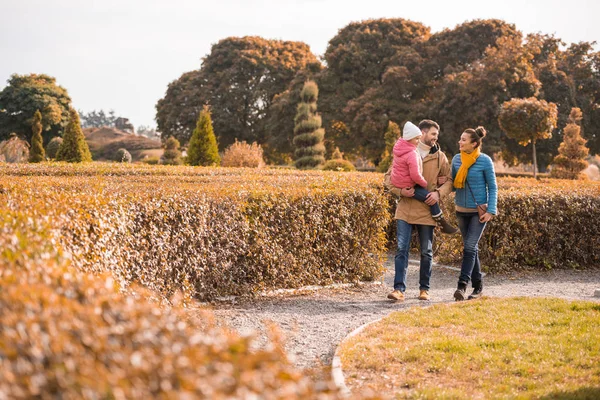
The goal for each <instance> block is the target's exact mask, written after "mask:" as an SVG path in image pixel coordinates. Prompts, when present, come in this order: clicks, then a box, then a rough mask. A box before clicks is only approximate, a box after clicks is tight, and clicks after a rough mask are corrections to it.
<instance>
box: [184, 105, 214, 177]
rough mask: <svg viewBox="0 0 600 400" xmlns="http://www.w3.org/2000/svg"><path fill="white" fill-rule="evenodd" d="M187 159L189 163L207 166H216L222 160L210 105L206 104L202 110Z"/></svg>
mask: <svg viewBox="0 0 600 400" xmlns="http://www.w3.org/2000/svg"><path fill="white" fill-rule="evenodd" d="M186 161H187V164H189V165H201V166H205V167H210V166H216V165H219V163H220V162H221V159H220V157H219V148H218V146H217V138H216V137H215V134H214V132H213V126H212V121H211V119H210V111H209V109H208V106H204V108H203V109H202V111H200V116H199V117H198V121H197V122H196V129H194V132H193V133H192V137H191V139H190V143H189V145H188V150H187V159H186Z"/></svg>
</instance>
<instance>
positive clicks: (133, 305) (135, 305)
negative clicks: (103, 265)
mask: <svg viewBox="0 0 600 400" xmlns="http://www.w3.org/2000/svg"><path fill="white" fill-rule="evenodd" d="M33 217H38V218H36V219H34V218H33ZM0 218H2V220H1V221H2V225H1V227H2V232H1V233H2V234H1V235H0V249H1V251H2V253H1V254H2V257H1V258H0V320H1V321H2V323H1V324H0V398H2V399H17V398H18V399H22V398H40V399H58V398H60V399H149V398H169V399H178V398H199V399H232V398H236V399H238V398H239V399H243V398H265V399H266V398H274V399H306V398H322V399H336V398H339V397H340V396H339V394H338V392H337V391H336V389H335V387H334V385H333V384H332V382H331V381H330V380H328V379H323V377H319V376H316V375H315V376H312V375H310V374H304V373H303V372H301V371H298V370H296V369H295V368H294V366H293V365H292V364H291V363H290V362H289V360H288V359H287V357H286V356H285V352H284V350H283V347H282V345H281V342H280V341H279V340H278V339H277V336H276V332H274V334H275V335H274V336H273V335H272V341H271V343H272V344H273V346H271V347H267V348H265V349H262V350H255V349H253V347H254V346H253V344H252V339H251V338H249V337H240V336H238V335H236V334H233V333H231V332H229V331H227V330H225V329H222V328H219V327H217V326H216V325H214V324H212V323H211V322H210V319H209V318H208V317H210V316H209V315H208V316H205V315H202V314H201V312H200V311H201V310H198V311H196V310H193V311H194V312H190V310H184V308H183V305H185V304H186V302H185V301H184V300H185V298H184V297H183V296H180V300H179V301H175V299H172V300H173V301H174V303H175V304H173V305H172V306H170V307H168V306H166V305H164V304H163V305H162V306H161V304H158V303H156V302H152V301H150V300H148V299H149V298H151V297H153V294H152V293H150V292H147V290H146V289H143V288H141V287H135V288H133V289H134V290H130V291H129V292H128V293H129V294H128V295H123V294H122V293H121V292H120V291H119V287H118V285H117V284H116V281H115V280H114V279H113V278H112V277H110V275H106V276H100V277H96V276H93V275H91V274H86V273H84V272H81V271H79V270H78V269H76V268H73V267H72V266H69V265H68V263H69V260H70V257H69V256H68V255H67V254H61V252H60V251H56V249H55V243H52V241H53V240H54V237H53V235H52V234H51V232H50V230H49V229H48V228H49V227H50V225H51V223H50V221H49V220H47V219H46V218H44V217H43V216H42V215H40V214H35V213H29V212H20V211H16V210H13V211H11V212H9V213H2V214H0ZM7 227H9V228H10V231H9V230H8V229H7ZM133 293H135V294H133ZM188 304H189V303H188ZM195 314H197V317H196V316H194V315H195Z"/></svg>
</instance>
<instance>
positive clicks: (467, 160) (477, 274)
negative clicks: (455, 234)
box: [452, 126, 498, 301]
mask: <svg viewBox="0 0 600 400" xmlns="http://www.w3.org/2000/svg"><path fill="white" fill-rule="evenodd" d="M485 135H486V131H485V129H484V128H483V127H482V126H480V127H477V129H467V130H465V131H464V132H463V134H462V135H461V136H460V140H459V141H458V146H459V149H460V154H457V155H455V156H454V158H453V159H452V178H453V179H454V188H455V190H456V196H455V198H454V202H455V204H456V217H457V219H458V227H459V228H460V233H461V235H462V238H463V245H464V250H463V259H462V266H461V271H460V277H459V278H458V289H456V292H454V299H455V300H456V301H461V300H464V299H465V297H466V291H467V285H468V284H469V281H472V284H473V293H472V294H471V295H470V296H469V299H476V298H479V297H481V295H482V292H483V282H482V276H481V264H480V263H479V250H478V246H479V239H480V238H481V234H482V233H483V229H484V228H485V225H486V224H487V223H488V221H490V220H491V219H492V217H493V216H495V215H496V212H497V208H496V207H497V205H498V186H497V185H496V173H495V172H494V163H493V162H492V159H491V158H490V157H489V156H488V155H486V154H483V153H482V152H481V142H482V140H483V138H484V137H485ZM485 206H487V210H486V212H485V213H484V214H483V215H481V217H480V216H479V213H478V211H477V208H478V207H485Z"/></svg>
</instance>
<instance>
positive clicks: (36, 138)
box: [29, 110, 46, 163]
mask: <svg viewBox="0 0 600 400" xmlns="http://www.w3.org/2000/svg"><path fill="white" fill-rule="evenodd" d="M31 130H32V133H33V134H32V135H31V151H30V152H29V162H32V163H38V162H42V161H44V160H45V159H46V152H45V151H44V144H43V139H42V113H40V110H37V111H36V112H35V114H34V116H33V124H32V125H31Z"/></svg>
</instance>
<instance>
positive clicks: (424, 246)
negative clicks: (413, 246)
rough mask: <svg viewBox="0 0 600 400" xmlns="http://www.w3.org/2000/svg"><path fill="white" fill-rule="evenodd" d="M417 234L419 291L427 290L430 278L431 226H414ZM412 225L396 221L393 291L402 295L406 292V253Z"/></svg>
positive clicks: (431, 255) (431, 254)
mask: <svg viewBox="0 0 600 400" xmlns="http://www.w3.org/2000/svg"><path fill="white" fill-rule="evenodd" d="M414 226H415V227H416V228H417V232H418V233H419V242H420V248H421V265H420V274H419V289H420V290H429V279H430V278H431V265H432V263H433V246H432V242H433V228H434V227H433V226H429V225H414ZM412 227H413V225H411V224H409V223H407V222H405V221H402V220H396V237H397V239H398V248H397V250H396V257H395V259H394V266H395V269H396V273H395V275H394V290H399V291H401V292H402V293H404V292H405V291H406V271H407V269H408V253H409V251H410V238H411V235H412Z"/></svg>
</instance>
